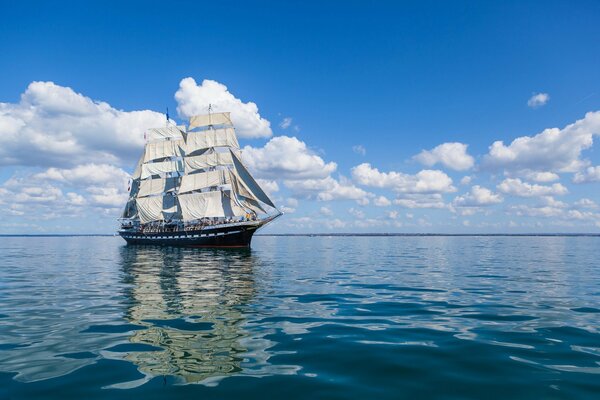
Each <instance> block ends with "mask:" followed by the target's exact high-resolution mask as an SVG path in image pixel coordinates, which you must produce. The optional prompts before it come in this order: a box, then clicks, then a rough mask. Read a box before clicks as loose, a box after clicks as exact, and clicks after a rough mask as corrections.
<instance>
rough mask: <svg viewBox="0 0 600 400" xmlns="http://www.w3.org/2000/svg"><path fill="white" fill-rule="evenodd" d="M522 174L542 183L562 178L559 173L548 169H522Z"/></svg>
mask: <svg viewBox="0 0 600 400" xmlns="http://www.w3.org/2000/svg"><path fill="white" fill-rule="evenodd" d="M520 174H522V175H523V177H524V178H526V179H529V180H531V181H534V182H540V183H548V182H554V181H557V180H559V179H560V176H558V174H555V173H554V172H548V171H546V172H544V171H522V172H521V173H520Z"/></svg>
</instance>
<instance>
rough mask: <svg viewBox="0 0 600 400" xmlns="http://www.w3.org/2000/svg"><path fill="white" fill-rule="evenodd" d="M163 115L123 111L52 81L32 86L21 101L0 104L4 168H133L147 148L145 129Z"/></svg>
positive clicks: (0, 150) (162, 119)
mask: <svg viewBox="0 0 600 400" xmlns="http://www.w3.org/2000/svg"><path fill="white" fill-rule="evenodd" d="M164 123H165V117H164V115H162V114H160V113H157V112H154V111H149V110H144V111H131V112H125V111H121V110H117V109H115V108H112V107H111V106H110V105H109V104H107V103H104V102H98V101H94V100H92V99H90V98H89V97H86V96H83V95H82V94H79V93H76V92H74V91H73V90H72V89H71V88H68V87H64V86H59V85H56V84H54V83H52V82H32V83H31V84H30V85H29V86H28V87H27V90H26V91H25V93H23V94H22V95H21V99H20V101H19V102H18V103H0V131H1V132H2V134H1V135H0V164H2V165H25V166H74V165H78V164H82V163H90V162H95V163H104V164H106V163H113V164H114V163H117V164H120V165H129V164H131V163H132V160H134V159H135V158H136V157H139V153H140V152H141V149H142V147H143V145H144V131H145V130H146V129H147V128H151V127H156V126H161V125H164Z"/></svg>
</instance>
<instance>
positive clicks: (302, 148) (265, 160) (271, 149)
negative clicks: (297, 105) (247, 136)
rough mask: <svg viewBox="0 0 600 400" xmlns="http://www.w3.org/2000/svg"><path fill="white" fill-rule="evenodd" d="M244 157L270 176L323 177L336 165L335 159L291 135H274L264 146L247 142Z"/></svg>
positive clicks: (263, 176) (260, 175)
mask: <svg viewBox="0 0 600 400" xmlns="http://www.w3.org/2000/svg"><path fill="white" fill-rule="evenodd" d="M242 158H243V160H244V162H245V164H246V165H247V166H248V168H250V169H251V170H252V172H255V173H256V175H257V176H259V177H262V178H267V179H279V178H280V179H288V180H290V179H292V180H293V179H322V178H325V177H327V176H329V175H330V174H331V173H333V172H334V171H335V170H336V168H337V164H336V163H334V162H329V163H326V162H325V161H323V159H322V158H321V157H319V156H318V155H316V154H315V153H314V152H312V151H311V150H310V149H309V148H308V147H307V146H306V143H304V142H302V141H300V140H298V139H297V138H295V137H289V136H277V137H274V138H272V139H271V140H269V141H268V142H267V143H266V144H265V145H264V146H263V147H258V148H256V147H252V146H246V147H244V149H243V152H242Z"/></svg>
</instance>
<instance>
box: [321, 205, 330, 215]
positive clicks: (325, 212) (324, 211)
mask: <svg viewBox="0 0 600 400" xmlns="http://www.w3.org/2000/svg"><path fill="white" fill-rule="evenodd" d="M319 212H320V213H321V214H323V215H325V216H331V215H333V211H331V209H330V208H329V207H321V209H320V210H319Z"/></svg>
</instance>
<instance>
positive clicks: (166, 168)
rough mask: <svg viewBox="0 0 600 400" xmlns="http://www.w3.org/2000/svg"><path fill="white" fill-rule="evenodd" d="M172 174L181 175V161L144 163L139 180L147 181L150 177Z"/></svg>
mask: <svg viewBox="0 0 600 400" xmlns="http://www.w3.org/2000/svg"><path fill="white" fill-rule="evenodd" d="M173 172H177V173H183V160H174V161H160V162H154V163H145V164H143V165H142V174H141V179H147V178H149V177H151V176H152V175H160V174H164V173H173Z"/></svg>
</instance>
